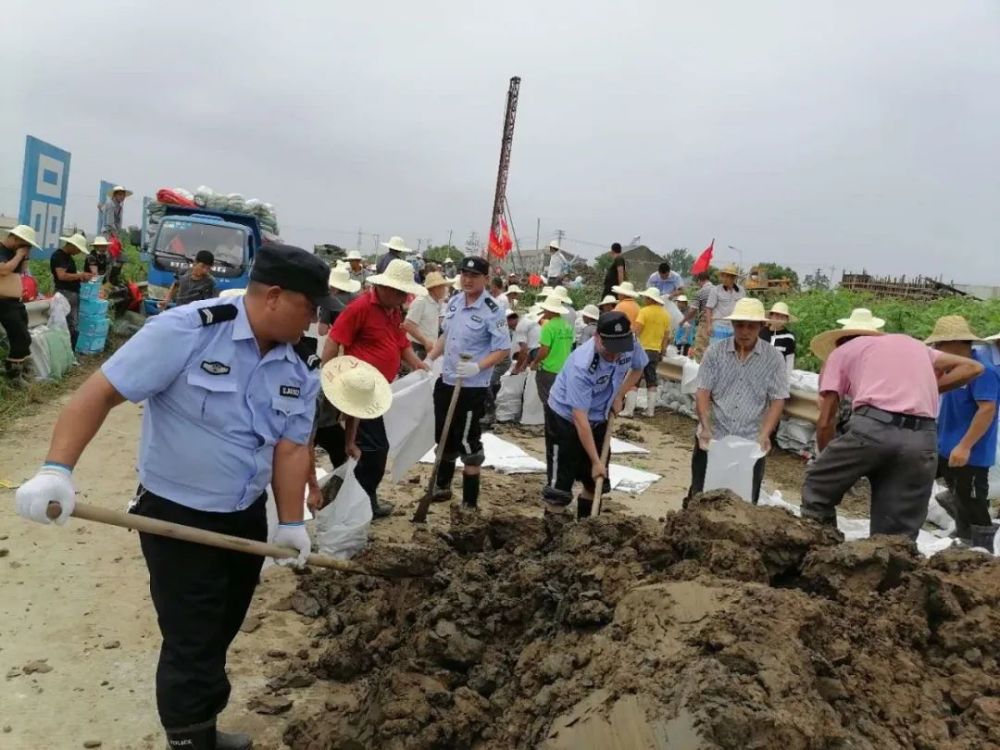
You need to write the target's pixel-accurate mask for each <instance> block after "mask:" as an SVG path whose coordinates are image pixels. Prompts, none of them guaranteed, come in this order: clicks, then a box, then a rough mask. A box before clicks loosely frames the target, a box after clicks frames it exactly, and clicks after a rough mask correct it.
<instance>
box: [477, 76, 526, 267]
mask: <svg viewBox="0 0 1000 750" xmlns="http://www.w3.org/2000/svg"><path fill="white" fill-rule="evenodd" d="M520 90H521V79H520V78H519V77H517V76H514V77H513V78H511V79H510V87H509V88H508V89H507V111H506V112H505V114H504V118H503V135H502V136H501V138H500V165H499V167H498V169H497V187H496V193H495V194H494V196H493V213H492V214H491V215H490V233H489V237H492V238H495V237H499V236H500V215H501V214H502V213H503V201H504V198H506V197H507V173H508V172H509V171H510V150H511V146H512V144H513V143H514V120H515V118H516V117H517V98H518V95H519V92H520ZM489 242H490V241H489V239H487V243H486V247H485V248H484V249H483V252H482V255H483V256H484V257H486V256H488V255H489Z"/></svg>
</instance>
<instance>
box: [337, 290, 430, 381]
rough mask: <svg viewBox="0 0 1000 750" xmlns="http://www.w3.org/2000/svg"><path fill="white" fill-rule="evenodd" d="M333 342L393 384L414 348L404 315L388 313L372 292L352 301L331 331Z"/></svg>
mask: <svg viewBox="0 0 1000 750" xmlns="http://www.w3.org/2000/svg"><path fill="white" fill-rule="evenodd" d="M330 338H331V339H333V340H334V341H335V342H336V343H338V344H340V346H342V347H343V349H344V354H348V355H350V356H352V357H357V358H358V359H360V360H362V361H363V362H367V363H368V364H370V365H372V366H373V367H375V368H376V369H377V370H378V371H379V372H380V373H382V375H383V376H385V379H386V380H388V381H389V382H390V383H391V382H392V381H393V380H395V379H396V374H397V373H398V372H399V363H400V361H401V360H402V353H403V351H404V350H405V349H406V347H408V346H409V345H410V342H409V340H408V339H407V338H406V334H405V333H404V332H403V313H402V312H401V311H400V310H399V309H398V308H396V309H393V310H387V309H386V308H384V307H382V305H380V304H379V303H378V299H377V298H376V297H375V290H374V289H370V290H368V291H367V292H365V293H364V294H361V295H359V296H357V297H355V298H354V299H353V300H351V302H350V303H348V305H347V307H345V308H344V309H343V311H341V313H340V315H338V316H337V320H336V321H334V323H333V327H332V328H331V329H330Z"/></svg>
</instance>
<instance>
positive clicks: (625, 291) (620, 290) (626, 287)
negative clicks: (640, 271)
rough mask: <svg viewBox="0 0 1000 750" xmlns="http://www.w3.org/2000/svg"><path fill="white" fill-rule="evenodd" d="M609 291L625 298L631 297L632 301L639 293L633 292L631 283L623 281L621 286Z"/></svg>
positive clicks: (633, 288)
mask: <svg viewBox="0 0 1000 750" xmlns="http://www.w3.org/2000/svg"><path fill="white" fill-rule="evenodd" d="M611 291H612V292H614V293H615V294H621V295H623V296H625V297H632V298H633V299H634V298H636V297H638V296H639V292H637V291H636V290H635V286H634V285H633V284H632V282H631V281H623V282H622V283H621V284H617V285H615V286H613V287H611Z"/></svg>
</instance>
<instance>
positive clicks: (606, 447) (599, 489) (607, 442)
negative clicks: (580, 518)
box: [590, 414, 615, 518]
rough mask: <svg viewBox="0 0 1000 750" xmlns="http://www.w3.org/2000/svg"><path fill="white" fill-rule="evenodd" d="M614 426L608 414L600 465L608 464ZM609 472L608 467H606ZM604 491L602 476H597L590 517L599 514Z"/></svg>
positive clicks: (613, 421) (613, 418)
mask: <svg viewBox="0 0 1000 750" xmlns="http://www.w3.org/2000/svg"><path fill="white" fill-rule="evenodd" d="M614 428H615V415H614V414H608V425H607V427H606V428H605V432H604V443H603V444H602V445H601V465H602V466H607V465H608V454H609V453H610V452H611V432H612V430H614ZM608 471H609V472H610V469H608ZM603 493H604V477H598V478H597V481H596V482H594V504H593V505H592V506H591V507H590V516H591V518H593V517H595V516H599V515H601V495H602V494H603Z"/></svg>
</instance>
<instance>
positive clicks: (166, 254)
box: [144, 206, 262, 315]
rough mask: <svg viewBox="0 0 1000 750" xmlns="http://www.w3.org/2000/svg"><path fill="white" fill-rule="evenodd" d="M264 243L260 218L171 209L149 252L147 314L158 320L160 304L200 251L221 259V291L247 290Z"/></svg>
mask: <svg viewBox="0 0 1000 750" xmlns="http://www.w3.org/2000/svg"><path fill="white" fill-rule="evenodd" d="M261 241H262V237H261V230H260V224H259V223H258V221H257V218H256V217H255V216H250V215H248V214H240V213H231V212H227V211H214V210H211V209H205V208H188V207H185V206H171V207H170V209H169V210H168V211H167V213H166V214H165V215H164V216H163V218H162V219H161V220H160V222H159V226H158V227H157V230H156V234H155V236H154V238H153V240H152V241H151V242H150V244H149V245H148V246H147V247H146V248H144V250H145V252H146V254H147V256H148V258H149V261H148V263H149V274H148V287H147V290H146V299H145V302H144V306H145V312H146V314H147V315H156V314H157V313H158V312H159V311H160V310H159V303H160V300H162V299H163V298H164V297H165V296H166V294H167V291H168V290H169V289H170V286H171V285H172V284H173V283H174V279H175V278H176V277H177V276H179V275H180V274H182V273H184V272H185V271H187V270H188V269H189V268H190V267H191V265H192V264H193V263H194V258H195V256H196V255H197V254H198V252H199V251H200V250H208V251H209V252H211V253H212V254H213V255H214V256H215V263H214V264H213V265H212V276H214V277H215V281H216V286H217V287H218V289H219V291H222V290H223V289H234V288H235V289H244V288H246V286H247V284H248V283H249V281H250V265H251V264H252V263H253V259H254V256H255V254H256V252H257V248H259V247H260V245H261Z"/></svg>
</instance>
